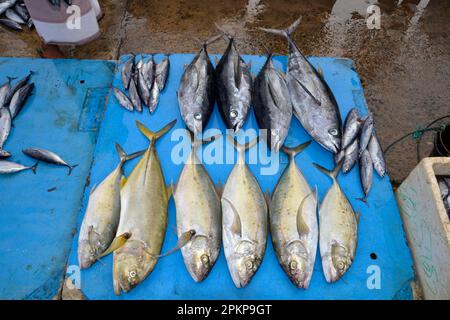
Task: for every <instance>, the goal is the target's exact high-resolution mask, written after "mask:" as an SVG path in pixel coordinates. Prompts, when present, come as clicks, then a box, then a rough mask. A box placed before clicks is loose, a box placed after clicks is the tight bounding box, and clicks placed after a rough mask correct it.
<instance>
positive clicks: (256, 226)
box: [222, 136, 268, 288]
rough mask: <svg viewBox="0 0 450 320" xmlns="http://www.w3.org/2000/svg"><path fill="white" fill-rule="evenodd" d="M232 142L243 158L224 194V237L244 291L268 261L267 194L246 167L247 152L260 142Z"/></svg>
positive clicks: (232, 267)
mask: <svg viewBox="0 0 450 320" xmlns="http://www.w3.org/2000/svg"><path fill="white" fill-rule="evenodd" d="M228 137H229V136H228ZM231 140H233V139H231ZM232 142H233V143H234V145H235V148H236V149H237V150H238V153H239V155H238V160H237V163H236V165H235V166H234V168H233V170H232V171H231V173H230V175H229V177H228V180H227V182H226V184H225V187H224V190H223V194H222V235H223V245H224V252H225V257H226V260H227V264H228V269H229V271H230V274H231V277H232V279H233V282H234V284H235V285H236V287H238V288H242V287H245V286H246V285H247V284H248V283H249V282H250V280H251V279H252V278H253V276H254V275H255V273H256V271H257V270H258V268H259V266H260V265H261V262H262V259H263V257H264V252H265V249H266V241H267V228H268V214H267V203H266V199H265V197H264V194H263V192H262V190H261V188H260V186H259V184H258V181H257V180H256V178H255V176H254V175H253V174H252V173H251V171H250V169H249V168H248V167H247V165H246V164H245V150H247V149H250V148H251V147H253V146H254V145H255V144H256V143H257V139H255V140H253V141H251V142H249V143H247V144H245V145H241V144H238V143H237V142H235V141H234V140H233V141H232Z"/></svg>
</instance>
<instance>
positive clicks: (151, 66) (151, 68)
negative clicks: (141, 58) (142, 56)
mask: <svg viewBox="0 0 450 320" xmlns="http://www.w3.org/2000/svg"><path fill="white" fill-rule="evenodd" d="M141 73H142V77H143V79H144V83H145V85H146V86H147V89H148V91H150V90H151V89H152V87H153V82H154V81H155V75H156V63H155V60H154V58H153V56H150V59H149V60H148V61H147V62H145V63H144V64H143V65H142V68H141Z"/></svg>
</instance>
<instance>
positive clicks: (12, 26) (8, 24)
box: [0, 19, 23, 31]
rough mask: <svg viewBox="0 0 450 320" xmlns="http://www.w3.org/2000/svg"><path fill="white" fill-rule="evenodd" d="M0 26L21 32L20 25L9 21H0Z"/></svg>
mask: <svg viewBox="0 0 450 320" xmlns="http://www.w3.org/2000/svg"><path fill="white" fill-rule="evenodd" d="M0 24H1V25H4V26H5V27H8V28H10V29H13V30H16V31H20V30H23V29H22V27H21V26H20V24H18V23H17V22H15V21H13V20H10V19H0Z"/></svg>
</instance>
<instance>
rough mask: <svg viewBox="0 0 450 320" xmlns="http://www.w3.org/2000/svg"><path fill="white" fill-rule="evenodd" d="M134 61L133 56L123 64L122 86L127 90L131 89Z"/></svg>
mask: <svg viewBox="0 0 450 320" xmlns="http://www.w3.org/2000/svg"><path fill="white" fill-rule="evenodd" d="M134 59H135V55H134V54H132V55H131V57H130V58H128V60H127V61H125V62H124V63H123V64H122V71H121V74H122V84H123V87H124V88H125V89H128V88H129V87H130V81H131V78H132V75H133V68H134Z"/></svg>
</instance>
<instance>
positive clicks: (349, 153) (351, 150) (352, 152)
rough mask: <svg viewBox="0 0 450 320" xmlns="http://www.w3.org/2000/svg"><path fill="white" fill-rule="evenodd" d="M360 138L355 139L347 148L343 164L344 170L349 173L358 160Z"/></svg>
mask: <svg viewBox="0 0 450 320" xmlns="http://www.w3.org/2000/svg"><path fill="white" fill-rule="evenodd" d="M358 152H359V140H358V138H356V139H354V140H353V142H352V143H351V144H350V145H349V146H348V147H347V148H346V149H345V156H344V163H343V164H342V172H344V173H347V172H349V171H350V170H352V168H353V166H354V165H355V163H357V162H358Z"/></svg>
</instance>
